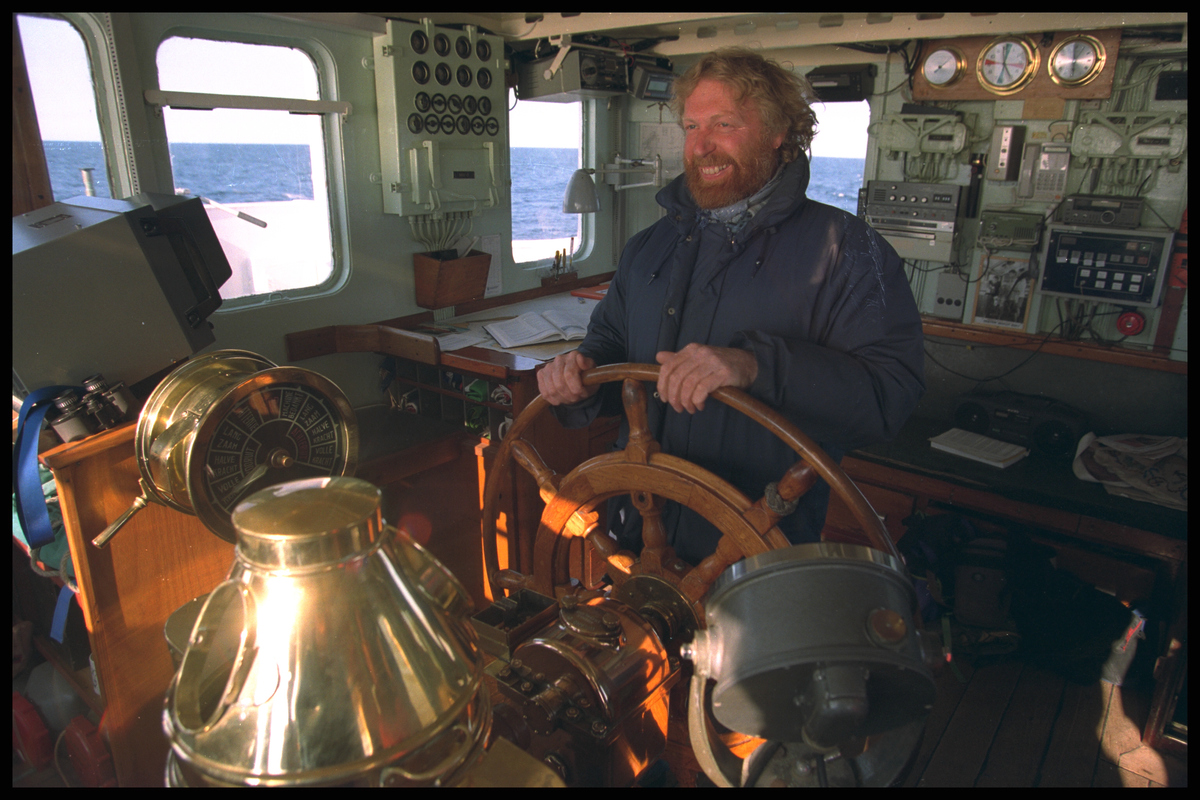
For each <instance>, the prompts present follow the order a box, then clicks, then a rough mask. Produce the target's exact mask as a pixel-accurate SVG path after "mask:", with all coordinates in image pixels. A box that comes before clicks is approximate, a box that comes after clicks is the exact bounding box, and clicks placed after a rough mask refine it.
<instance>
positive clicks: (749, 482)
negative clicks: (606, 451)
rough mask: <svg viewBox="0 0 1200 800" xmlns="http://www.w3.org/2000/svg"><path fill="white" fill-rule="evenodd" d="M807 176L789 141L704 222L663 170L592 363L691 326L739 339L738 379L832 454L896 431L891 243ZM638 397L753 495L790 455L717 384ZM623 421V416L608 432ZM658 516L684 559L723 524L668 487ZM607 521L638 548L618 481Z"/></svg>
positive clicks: (589, 346) (726, 340)
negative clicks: (690, 392)
mask: <svg viewBox="0 0 1200 800" xmlns="http://www.w3.org/2000/svg"><path fill="white" fill-rule="evenodd" d="M808 179H809V166H808V159H807V158H805V156H804V155H803V154H801V156H800V157H799V158H798V159H797V160H796V161H793V162H792V163H790V164H787V165H786V166H785V167H784V170H783V174H782V175H781V177H780V182H779V185H778V186H777V187H776V188H775V190H774V191H773V192H772V193H771V195H770V196H769V198H768V200H767V202H766V205H765V206H763V207H762V208H761V209H759V211H758V213H756V214H755V215H754V217H753V218H752V219H751V220H750V222H749V223H748V224H746V225H745V227H743V228H742V229H741V230H740V231H738V232H737V233H736V234H730V233H729V229H728V228H727V227H726V226H725V225H724V224H723V223H720V222H708V223H707V224H705V222H704V220H703V218H702V217H701V216H700V215H699V214H698V209H697V208H696V205H695V203H694V201H693V200H692V197H691V193H690V192H689V191H688V189H687V184H686V180H685V178H684V176H680V177H679V178H677V179H676V180H674V181H672V182H671V184H669V185H668V186H667V187H665V188H664V189H662V191H660V192H659V193H658V196H657V200H658V202H659V204H660V205H662V206H663V207H664V208H665V209H666V210H667V215H666V216H665V217H664V218H662V219H660V220H659V221H658V222H657V223H655V224H654V225H651V226H650V227H649V228H647V229H645V230H643V231H641V232H640V233H638V234H637V235H635V236H634V237H633V238H631V239H630V240H629V243H628V244H627V245H626V247H625V251H624V253H623V254H622V257H621V263H620V265H619V267H618V269H617V273H616V275H615V276H614V278H613V281H612V285H611V287H610V289H609V291H608V294H607V295H606V296H605V298H604V299H603V300H601V301H600V304H599V305H598V306H597V307H596V310H595V312H594V313H593V314H592V319H591V324H590V325H589V328H588V333H587V336H586V338H584V340H583V342H582V343H581V344H580V347H579V351H580V353H582V354H583V355H586V356H589V357H591V358H593V359H595V361H596V364H597V365H603V364H611V363H617V362H622V361H628V362H635V363H646V364H653V363H655V354H656V353H657V352H659V351H661V350H668V351H677V350H679V349H681V348H683V347H684V346H685V345H687V344H689V343H692V342H698V343H701V344H708V345H712V346H714V347H738V348H742V349H745V350H748V351H750V352H752V353H753V354H754V356H755V359H756V360H757V362H758V376H757V377H756V378H755V380H754V383H753V385H752V386H750V388H749V389H748V390H747V391H748V392H749V393H750V394H751V395H753V396H754V397H756V398H758V399H760V400H762V401H764V402H766V403H767V404H768V405H770V406H772V407H773V408H775V409H777V410H779V411H781V412H782V413H783V414H785V415H786V416H787V417H788V418H789V419H791V420H792V421H793V422H794V423H795V424H796V425H797V426H799V427H800V429H801V430H803V431H804V432H805V433H807V434H808V435H809V436H810V437H812V438H813V439H814V440H815V441H816V442H817V443H818V444H819V445H820V446H821V447H822V448H824V449H825V451H826V452H828V453H829V454H830V455H831V456H832V457H833V458H834V459H837V460H840V459H841V456H842V453H843V452H844V451H846V450H848V449H852V448H855V447H861V446H863V445H866V444H870V443H873V442H878V441H885V440H888V439H890V438H892V437H894V436H895V435H896V433H897V432H898V431H899V430H900V427H901V426H902V425H903V424H904V422H905V420H907V419H908V416H909V415H910V414H911V413H912V411H913V409H914V408H915V407H916V404H917V401H918V400H919V399H920V398H921V395H922V393H923V392H924V379H923V362H924V353H923V349H922V334H921V319H920V316H919V314H918V312H917V308H916V304H915V302H914V301H913V296H912V292H911V290H910V289H909V285H908V281H907V279H906V277H905V275H904V271H903V266H902V263H901V261H900V258H899V256H897V255H896V252H895V250H893V249H892V247H891V245H889V244H888V243H887V242H886V241H885V240H884V239H883V238H882V237H881V236H880V235H879V234H878V233H876V232H875V231H874V230H872V229H871V228H870V227H868V226H867V224H866V223H864V222H863V221H861V220H860V219H858V218H857V217H854V216H852V215H850V214H848V213H846V212H845V211H842V210H841V209H838V208H834V207H832V206H828V205H825V204H823V203H818V202H815V201H813V200H809V199H808V198H807V197H806V195H805V190H806V189H807V187H808ZM619 390H620V387H619V386H618V385H616V384H609V385H607V386H605V387H604V389H602V390H601V392H599V393H598V394H597V395H596V396H594V397H592V398H589V399H588V400H586V401H584V402H582V403H579V404H575V405H569V406H560V407H558V408H556V409H555V414H556V415H557V416H558V418H559V420H560V421H561V422H562V423H563V424H564V425H566V426H568V427H579V426H583V425H586V424H588V423H589V422H590V421H591V420H592V419H594V418H595V417H596V416H597V415H598V414H601V413H604V414H617V413H620V409H621V406H620V399H619ZM651 392H653V387H650V391H649V392H648V394H650V393H651ZM647 413H648V416H649V424H650V431H651V433H653V434H655V437H656V438H657V439H658V441H659V442H660V443H661V444H662V448H663V451H664V452H667V453H670V454H672V455H676V456H679V457H681V458H686V459H688V460H689V461H692V462H694V463H696V464H699V465H700V466H702V467H704V468H705V469H708V470H710V471H712V472H714V473H716V474H717V475H720V476H721V477H723V478H725V479H726V480H728V481H729V482H731V483H732V484H733V485H734V486H737V487H738V488H739V489H740V490H741V491H743V492H745V493H746V495H748V496H749V497H750V498H751V499H752V500H753V499H757V498H758V497H761V496H762V494H763V492H764V489H765V487H766V485H767V483H769V482H771V481H777V480H779V479H780V477H782V476H783V474H784V472H785V471H786V470H787V469H788V467H790V466H791V465H792V464H793V463H794V462H795V461H796V459H797V458H798V456H797V455H796V454H795V453H794V452H793V451H792V450H791V449H790V448H789V447H788V446H787V445H785V444H784V443H783V442H781V441H780V440H779V439H777V438H776V437H775V436H774V435H773V434H771V433H769V432H768V431H767V430H766V429H764V428H762V427H761V426H759V425H757V424H755V423H753V422H751V421H750V420H749V419H748V418H747V417H745V416H743V415H742V414H741V413H739V412H737V411H734V410H733V409H731V408H729V407H728V406H726V405H725V404H723V403H720V402H718V401H715V400H710V401H709V402H707V403H705V406H704V410H703V411H699V412H697V413H696V414H689V413H687V412H683V413H677V412H675V411H674V410H673V409H672V408H671V407H670V406H669V405H667V404H665V403H664V402H662V401H661V400H658V399H656V398H653V397H651V398H650V399H649V401H648V408H647ZM627 437H628V426H627V425H622V429H621V434H620V438H619V439H618V442H617V447H618V448H623V447H624V446H625V443H626V440H627ZM828 501H829V487H828V486H827V485H826V484H825V483H824V481H820V482H818V484H817V486H815V487H814V488H813V489H812V490H810V491H809V492H808V493H807V494H806V495H805V496H804V497H803V498H802V499H801V503H800V507H799V508H798V509H797V510H796V511H795V512H794V513H792V514H791V515H789V516H787V517H784V518H783V519H782V520H780V522H779V528H780V530H782V531H783V533H784V534H785V535H786V536H787V537H788V539H789V540H790V541H791V542H793V543H797V544H798V543H801V542H810V541H816V540H817V539H818V538H819V535H820V531H821V528H822V527H823V526H824V520H825V511H826V507H827V505H828ZM663 523H664V527H665V528H666V532H667V537H668V541H669V542H670V544H671V545H672V546H673V547H674V548H675V552H676V554H677V555H678V556H679V557H681V558H683V559H684V560H686V561H689V562H691V563H693V564H696V563H699V561H700V560H701V559H703V558H704V557H705V556H707V555H709V554H710V553H712V552H713V551H714V550H715V549H716V544H717V541H718V540H719V539H720V536H721V534H720V531H718V530H717V529H716V528H715V527H714V526H713V525H711V523H709V522H708V521H706V520H704V519H703V518H701V517H700V516H699V515H698V514H696V513H695V512H693V511H691V510H690V509H688V508H685V507H681V506H678V505H676V504H674V503H667V506H666V508H665V509H664V511H663ZM609 528H610V530H611V531H613V532H614V533H615V534H616V535H617V538H618V540H619V542H620V545H621V546H622V547H623V548H628V549H630V550H633V551H634V552H638V551H640V550H641V521H640V517H639V515H638V513H637V510H636V509H635V508H633V506H632V503H631V502H630V500H629V498H628V497H618V498H614V499H613V500H612V501H610V503H609Z"/></svg>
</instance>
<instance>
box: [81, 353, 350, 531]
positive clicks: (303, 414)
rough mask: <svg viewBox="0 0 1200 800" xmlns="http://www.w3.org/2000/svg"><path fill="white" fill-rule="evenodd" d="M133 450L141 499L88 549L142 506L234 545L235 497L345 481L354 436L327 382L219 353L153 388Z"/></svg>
mask: <svg viewBox="0 0 1200 800" xmlns="http://www.w3.org/2000/svg"><path fill="white" fill-rule="evenodd" d="M134 449H135V452H136V455H137V463H138V470H139V471H140V472H141V477H140V479H139V481H138V483H139V484H140V485H141V488H142V493H141V495H140V496H139V497H138V498H137V499H135V500H134V501H133V505H131V506H130V507H129V510H128V511H126V512H125V513H124V514H122V515H121V517H120V518H118V519H117V520H116V521H115V522H114V523H113V524H112V525H110V526H109V527H108V528H106V529H105V530H104V532H103V533H101V534H100V535H99V536H97V537H96V538H95V539H93V540H92V544H94V545H95V546H96V547H104V546H105V545H106V544H107V543H108V541H109V539H111V538H112V536H113V535H114V534H115V533H116V532H117V531H118V530H120V529H121V527H122V526H123V525H124V524H125V523H126V522H128V521H129V519H130V518H131V517H132V516H133V515H134V514H136V513H137V512H138V511H140V510H141V509H143V508H145V506H146V504H147V503H149V502H154V503H159V504H161V505H164V506H167V507H168V508H173V509H175V510H176V511H182V512H183V513H185V514H194V515H196V516H197V517H199V518H200V521H201V522H203V523H204V524H205V525H206V526H207V527H208V529H209V530H211V531H212V532H213V533H215V534H216V535H217V536H219V537H221V538H222V539H225V540H226V541H229V542H232V541H234V540H235V533H234V528H233V525H232V523H231V522H230V515H231V514H232V513H233V508H234V506H236V505H237V503H238V502H240V501H241V500H242V499H243V498H245V497H248V496H249V495H251V494H253V493H254V492H256V491H258V490H260V489H263V488H266V487H268V486H274V485H276V484H279V483H284V482H286V481H293V480H302V479H305V478H318V477H330V476H333V477H337V476H343V475H351V474H353V472H354V468H355V466H356V465H357V458H358V428H357V424H356V421H355V417H354V410H353V409H352V408H351V407H350V402H349V401H348V400H347V399H346V396H345V395H344V394H342V391H341V390H340V389H339V388H338V387H337V386H336V385H335V384H334V383H333V382H331V381H330V380H328V379H327V378H324V377H323V376H321V375H318V374H317V373H315V372H312V371H310V370H306V369H300V368H297V367H280V366H276V365H275V364H274V363H272V362H271V361H268V360H267V359H265V358H263V357H262V356H259V355H256V354H254V353H250V352H247V351H245V350H218V351H215V352H212V353H207V354H205V355H202V356H199V357H197V358H194V359H192V360H190V361H188V362H187V363H186V364H184V365H183V366H181V367H179V369H177V370H175V371H174V372H172V373H171V374H170V375H168V376H167V377H166V378H165V379H164V380H163V381H162V383H160V384H159V385H158V387H157V388H156V389H155V390H154V392H153V393H152V394H151V395H150V397H149V398H148V399H147V400H146V405H145V406H144V407H143V408H142V413H141V414H140V415H139V417H138V423H137V433H136V435H135V438H134Z"/></svg>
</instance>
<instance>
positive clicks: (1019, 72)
mask: <svg viewBox="0 0 1200 800" xmlns="http://www.w3.org/2000/svg"><path fill="white" fill-rule="evenodd" d="M1041 59H1042V57H1041V55H1040V54H1039V53H1038V51H1037V48H1036V47H1034V46H1033V45H1032V44H1031V43H1030V42H1029V41H1028V40H1027V39H1024V38H1014V37H1011V36H1006V37H1001V38H999V39H996V40H994V41H992V42H991V43H990V44H988V45H987V46H985V47H984V48H983V50H982V51H980V53H979V63H978V64H977V65H976V72H977V75H978V78H979V83H980V85H982V86H983V88H985V89H987V90H988V91H989V92H992V93H993V94H998V95H1009V94H1014V93H1016V92H1018V91H1020V90H1021V89H1023V88H1025V86H1026V84H1028V83H1029V82H1030V81H1031V80H1033V76H1034V75H1035V74H1037V68H1038V65H1039V64H1040V63H1041Z"/></svg>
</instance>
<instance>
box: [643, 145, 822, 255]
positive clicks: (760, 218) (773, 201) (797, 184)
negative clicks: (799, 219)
mask: <svg viewBox="0 0 1200 800" xmlns="http://www.w3.org/2000/svg"><path fill="white" fill-rule="evenodd" d="M809 175H810V173H809V167H808V156H806V155H805V154H804V153H801V154H800V155H799V156H798V157H797V158H796V160H795V161H793V162H791V163H790V164H785V165H784V167H783V175H782V177H780V179H779V185H778V186H776V187H775V191H774V192H772V193H771V196H770V198H769V199H768V200H767V204H766V205H765V206H763V208H762V210H760V211H759V212H758V213H757V214H755V215H754V218H753V219H752V220H750V223H749V225H747V226H746V230H745V231H744V232H743V237H745V236H747V235H749V234H750V233H751V232H753V231H755V230H758V229H760V228H764V227H769V226H771V225H774V224H777V223H779V222H782V221H783V220H784V219H787V218H788V217H790V216H791V215H792V214H794V213H795V212H796V211H797V210H798V209H799V207H800V206H801V205H802V204H803V203H804V202H805V201H806V200H807V199H808V196H807V194H806V192H807V190H808V179H809ZM655 199H656V200H657V201H658V204H659V205H660V206H662V207H663V208H665V209H666V210H667V211H668V212H669V213H670V216H671V219H672V220H673V221H674V222H675V224H676V227H679V228H690V227H691V226H692V225H693V224H694V223H695V221H696V217H697V214H698V213H699V211H700V209H699V208H698V207H697V206H696V201H695V200H694V199H692V193H691V191H689V190H688V188H687V175H686V174H684V175H680V176H679V177H677V178H676V179H675V180H673V181H671V182H670V183H669V184H667V185H666V186H665V187H663V189H661V190H660V191H659V193H658V194H657V195H656V196H655Z"/></svg>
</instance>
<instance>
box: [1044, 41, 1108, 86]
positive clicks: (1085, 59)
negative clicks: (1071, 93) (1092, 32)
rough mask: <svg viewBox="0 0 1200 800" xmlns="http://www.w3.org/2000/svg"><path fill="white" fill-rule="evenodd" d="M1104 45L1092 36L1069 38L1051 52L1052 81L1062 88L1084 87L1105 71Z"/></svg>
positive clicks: (1050, 68)
mask: <svg viewBox="0 0 1200 800" xmlns="http://www.w3.org/2000/svg"><path fill="white" fill-rule="evenodd" d="M1104 60H1105V53H1104V45H1103V44H1101V43H1100V41H1099V40H1098V39H1094V38H1092V37H1091V36H1084V35H1079V36H1069V37H1067V38H1066V39H1063V40H1062V41H1061V42H1059V43H1058V45H1057V46H1056V47H1055V48H1054V49H1053V50H1052V51H1050V59H1049V62H1050V63H1049V70H1050V80H1052V81H1054V82H1055V83H1057V84H1059V85H1061V86H1082V85H1083V84H1085V83H1090V82H1091V81H1093V80H1095V78H1096V76H1097V75H1099V74H1100V73H1101V72H1102V71H1103V70H1104Z"/></svg>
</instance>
